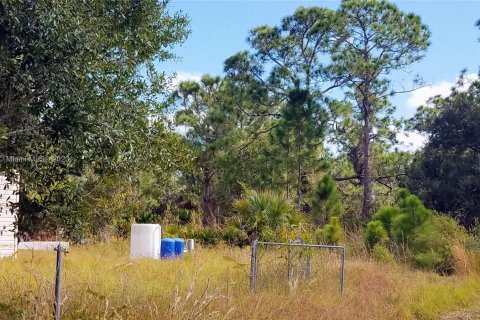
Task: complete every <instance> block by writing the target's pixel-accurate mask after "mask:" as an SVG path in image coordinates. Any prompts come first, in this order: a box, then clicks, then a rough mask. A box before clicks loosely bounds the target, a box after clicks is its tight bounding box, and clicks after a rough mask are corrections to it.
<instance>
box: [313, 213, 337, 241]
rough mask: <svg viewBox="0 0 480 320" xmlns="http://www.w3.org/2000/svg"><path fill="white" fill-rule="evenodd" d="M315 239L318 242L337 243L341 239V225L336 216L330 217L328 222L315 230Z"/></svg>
mask: <svg viewBox="0 0 480 320" xmlns="http://www.w3.org/2000/svg"><path fill="white" fill-rule="evenodd" d="M315 239H316V241H317V242H318V243H324V244H338V243H340V242H341V240H342V225H341V224H340V219H339V218H338V217H332V218H331V219H330V222H329V223H328V224H326V225H325V226H324V227H323V228H319V229H317V230H316V231H315Z"/></svg>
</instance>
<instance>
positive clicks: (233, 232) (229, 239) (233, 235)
mask: <svg viewBox="0 0 480 320" xmlns="http://www.w3.org/2000/svg"><path fill="white" fill-rule="evenodd" d="M222 238H223V241H225V243H227V244H228V245H231V246H238V247H245V246H247V245H248V244H249V241H248V235H247V233H246V232H245V231H243V230H241V229H238V228H237V227H235V226H228V227H226V228H225V229H224V230H223V234H222Z"/></svg>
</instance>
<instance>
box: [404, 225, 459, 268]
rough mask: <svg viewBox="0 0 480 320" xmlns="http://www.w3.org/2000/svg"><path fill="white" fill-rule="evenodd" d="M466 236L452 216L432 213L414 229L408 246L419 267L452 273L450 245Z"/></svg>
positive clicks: (452, 264) (457, 242)
mask: <svg viewBox="0 0 480 320" xmlns="http://www.w3.org/2000/svg"><path fill="white" fill-rule="evenodd" d="M466 238H467V233H466V231H465V229H463V228H462V227H460V226H459V225H458V224H457V222H456V221H455V220H454V219H453V218H451V217H447V216H440V215H433V216H432V217H430V218H429V219H428V220H427V221H426V222H425V223H424V224H422V225H421V226H420V227H419V228H417V229H416V230H415V235H414V238H413V241H412V244H411V246H410V248H411V249H412V251H413V257H414V260H415V262H416V263H417V264H418V265H419V266H420V267H423V268H426V269H430V270H436V271H438V272H441V273H452V272H453V271H454V267H455V265H454V261H453V256H452V255H453V253H452V246H453V245H454V244H463V243H465V240H466Z"/></svg>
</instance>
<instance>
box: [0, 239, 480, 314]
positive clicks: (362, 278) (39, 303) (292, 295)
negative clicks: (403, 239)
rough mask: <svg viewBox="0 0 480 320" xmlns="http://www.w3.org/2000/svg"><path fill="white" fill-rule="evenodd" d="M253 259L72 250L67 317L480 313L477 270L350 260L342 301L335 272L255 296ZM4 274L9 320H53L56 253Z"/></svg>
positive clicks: (230, 251) (242, 253)
mask: <svg viewBox="0 0 480 320" xmlns="http://www.w3.org/2000/svg"><path fill="white" fill-rule="evenodd" d="M249 260H250V251H249V250H242V249H239V248H224V247H217V248H215V249H208V248H207V249H205V248H198V251H197V252H196V253H195V254H194V255H191V256H186V257H185V258H184V259H178V260H169V261H153V260H136V261H131V260H130V259H129V258H128V241H124V240H114V241H111V242H110V243H108V244H105V243H100V244H89V245H84V246H80V247H75V246H74V247H71V248H70V249H69V253H68V254H67V256H66V257H65V259H64V273H63V297H64V300H63V306H62V308H63V309H62V310H63V314H62V318H64V319H78V318H80V319H96V318H107V319H109V318H117V319H133V318H138V317H142V318H143V319H162V318H171V319H188V318H195V319H199V320H202V319H223V318H228V319H254V318H262V319H279V318H282V319H291V318H298V317H302V318H305V319H354V318H362V319H380V320H382V319H392V320H393V319H432V320H433V319H439V318H440V316H441V315H444V314H447V313H449V312H451V311H454V310H459V309H470V308H476V307H477V306H478V304H477V303H478V301H477V300H478V299H477V297H478V295H479V294H480V281H479V280H480V279H479V277H478V275H477V274H476V273H472V274H470V275H468V276H465V275H456V276H452V277H441V276H439V275H436V274H433V273H427V272H419V271H412V270H410V269H408V268H405V267H403V266H398V265H389V264H377V263H374V262H369V261H366V260H359V259H358V258H356V257H352V256H350V258H349V259H348V260H347V268H346V279H347V282H346V287H345V289H346V291H345V294H344V296H343V297H341V298H340V296H339V295H338V278H337V274H336V273H328V274H326V276H325V277H319V278H317V281H311V282H308V283H304V284H302V286H301V287H300V288H301V290H299V289H300V288H299V289H297V290H293V288H290V289H289V288H288V287H287V288H282V287H281V286H275V287H274V288H273V290H267V289H264V290H262V291H261V292H259V293H258V294H255V295H252V294H250V292H249V289H248V288H249V287H248V272H249V264H248V262H249ZM0 268H1V270H2V277H1V278H0V286H1V287H2V288H4V290H2V291H1V292H0V299H1V303H0V315H1V316H2V318H6V319H24V318H30V319H46V318H50V317H51V315H52V305H53V297H54V294H53V293H54V282H53V278H54V274H55V272H54V270H55V254H54V252H45V251H44V252H28V251H23V252H20V253H19V255H18V257H17V258H16V259H2V260H0ZM332 271H333V270H332ZM472 271H473V270H472ZM333 272H336V270H335V271H333ZM333 274H335V276H334V275H333ZM366 297H368V299H366ZM473 310H476V309H473ZM466 314H467V315H468V313H466Z"/></svg>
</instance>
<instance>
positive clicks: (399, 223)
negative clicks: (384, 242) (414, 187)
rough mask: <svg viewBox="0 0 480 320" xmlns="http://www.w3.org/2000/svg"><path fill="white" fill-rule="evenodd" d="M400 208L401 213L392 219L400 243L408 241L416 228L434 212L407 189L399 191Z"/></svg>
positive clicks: (393, 228)
mask: <svg viewBox="0 0 480 320" xmlns="http://www.w3.org/2000/svg"><path fill="white" fill-rule="evenodd" d="M399 208H400V210H401V213H400V214H398V215H397V216H395V217H394V218H393V220H392V224H391V226H392V233H393V235H394V237H395V239H396V240H397V241H398V242H399V243H402V242H403V243H406V242H408V240H409V236H410V235H411V234H412V233H413V231H414V230H415V228H417V227H418V226H421V225H422V224H423V223H424V222H425V221H426V220H427V219H428V218H429V217H430V216H431V215H432V214H431V212H430V211H429V210H428V209H426V208H425V206H424V205H423V203H422V202H421V201H420V199H418V197H417V196H415V195H412V194H410V192H408V190H406V189H402V190H400V192H399Z"/></svg>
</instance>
